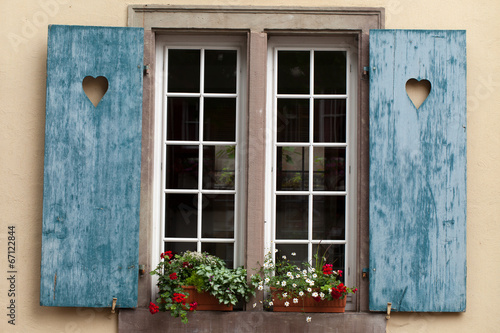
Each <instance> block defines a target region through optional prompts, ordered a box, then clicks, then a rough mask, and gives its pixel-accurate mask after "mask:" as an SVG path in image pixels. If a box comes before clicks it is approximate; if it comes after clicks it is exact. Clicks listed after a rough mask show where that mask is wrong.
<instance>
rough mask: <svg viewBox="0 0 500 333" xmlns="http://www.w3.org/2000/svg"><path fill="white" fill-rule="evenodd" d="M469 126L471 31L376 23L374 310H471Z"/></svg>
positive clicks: (373, 42)
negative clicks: (426, 86)
mask: <svg viewBox="0 0 500 333" xmlns="http://www.w3.org/2000/svg"><path fill="white" fill-rule="evenodd" d="M411 78H415V79H417V80H422V79H427V80H429V81H430V82H431V86H432V87H431V92H430V94H429V96H428V97H427V99H426V100H425V101H424V103H423V104H422V105H421V106H420V108H419V109H416V108H415V106H414V105H413V103H412V102H411V100H410V98H409V97H408V95H407V93H406V89H405V84H406V81H407V80H409V79H411ZM465 126H466V54H465V31H423V30H422V31H415V30H372V31H370V309H371V310H374V311H385V309H386V307H387V302H392V308H393V310H394V311H449V312H456V311H465V294H466V290H465V287H466V285H465V282H466V237H465V236H466V235H465V232H466V223H465V222H466V131H465Z"/></svg>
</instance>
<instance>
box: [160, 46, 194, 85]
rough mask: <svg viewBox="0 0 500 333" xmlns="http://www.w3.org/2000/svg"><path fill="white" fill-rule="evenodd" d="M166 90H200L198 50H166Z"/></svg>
mask: <svg viewBox="0 0 500 333" xmlns="http://www.w3.org/2000/svg"><path fill="white" fill-rule="evenodd" d="M168 91H169V92H184V93H196V92H200V50H168Z"/></svg>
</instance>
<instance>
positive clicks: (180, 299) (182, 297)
mask: <svg viewBox="0 0 500 333" xmlns="http://www.w3.org/2000/svg"><path fill="white" fill-rule="evenodd" d="M172 301H174V302H176V303H182V304H186V295H184V294H179V293H174V297H172Z"/></svg>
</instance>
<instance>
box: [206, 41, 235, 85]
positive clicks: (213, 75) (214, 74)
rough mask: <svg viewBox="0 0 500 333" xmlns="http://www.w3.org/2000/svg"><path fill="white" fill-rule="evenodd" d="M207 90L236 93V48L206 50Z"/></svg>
mask: <svg viewBox="0 0 500 333" xmlns="http://www.w3.org/2000/svg"><path fill="white" fill-rule="evenodd" d="M205 92H207V93H236V50H206V51H205Z"/></svg>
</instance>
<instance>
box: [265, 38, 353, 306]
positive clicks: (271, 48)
mask: <svg viewBox="0 0 500 333" xmlns="http://www.w3.org/2000/svg"><path fill="white" fill-rule="evenodd" d="M278 50H294V51H296V50H304V51H310V50H317V51H325V50H327V51H345V52H346V55H347V56H346V59H347V64H346V72H347V73H346V74H347V75H346V80H347V81H346V94H345V99H346V118H347V119H346V121H347V128H346V144H336V143H313V144H312V146H313V147H317V146H323V147H335V146H337V147H346V183H345V186H346V188H345V195H346V211H345V212H346V216H345V219H346V234H345V241H337V240H328V241H327V240H324V241H321V244H346V247H345V258H344V260H345V268H344V270H345V272H344V276H345V283H346V285H348V286H354V285H355V283H356V274H357V260H356V258H357V251H358V246H359V244H358V242H357V224H358V223H357V211H358V201H357V194H358V193H357V191H358V190H357V188H358V187H357V178H358V177H357V139H358V134H357V115H358V91H357V90H358V89H357V86H358V82H357V81H358V76H357V73H358V69H357V67H358V59H357V45H354V44H353V43H352V42H349V40H347V39H346V38H343V37H311V36H307V37H305V36H302V37H299V36H293V37H292V36H272V37H270V38H269V40H268V58H267V97H268V98H267V100H266V104H267V106H266V107H267V121H266V123H267V130H266V133H270V135H268V136H267V138H266V175H265V177H266V179H265V183H266V190H265V193H266V200H265V202H266V204H265V217H266V222H267V223H266V224H265V252H266V253H267V252H269V251H270V252H271V253H272V254H273V256H274V253H275V245H276V241H275V234H276V230H275V225H276V224H275V221H276V219H275V203H276V188H275V187H276V174H277V172H276V170H274V168H275V166H276V147H277V131H276V119H277V108H276V101H277V99H278V98H277V75H276V68H277V51H278ZM310 75H311V77H312V75H314V73H313V72H312V71H311V73H310ZM311 82H313V81H311ZM311 84H312V83H311ZM303 96H304V95H303V94H302V97H303ZM320 96H321V95H315V94H309V98H311V99H312V98H317V97H320ZM332 96H335V97H340V95H328V96H327V98H332ZM321 97H322V96H321ZM342 98H343V97H342ZM311 107H312V106H311ZM313 121H314V119H310V125H309V126H310V128H311V126H313V125H312V122H313ZM311 135H312V131H310V140H309V142H308V143H300V144H297V143H290V144H288V143H284V144H283V143H280V144H279V146H292V147H298V146H306V147H309V145H310V144H311V142H313V140H312V139H311ZM309 155H311V154H309ZM312 161H313V156H309V170H313V165H312ZM309 178H310V179H309V187H308V188H309V190H307V191H292V192H289V193H290V194H292V195H298V194H301V195H308V200H309V201H311V200H312V199H313V198H312V194H313V192H314V194H316V195H318V194H320V195H322V194H323V193H322V192H321V191H313V189H312V181H313V179H312V178H313V177H309ZM280 193H282V194H283V193H285V192H284V191H280ZM327 193H328V194H331V191H328V192H327ZM286 194H288V193H286ZM311 205H312V203H311V202H309V207H311ZM308 213H309V216H308V221H309V223H308V225H309V226H308V228H309V230H308V234H309V237H308V240H305V241H303V242H304V244H307V245H308V256H309V257H308V260H309V261H311V259H312V255H313V253H312V247H313V245H315V244H318V243H319V242H320V241H319V240H313V239H312V214H313V212H312V211H309V212H308ZM279 243H280V244H297V240H290V241H288V240H285V241H283V240H281V241H279ZM355 308H356V304H355V297H352V296H351V295H349V296H348V303H347V306H346V310H354V309H355Z"/></svg>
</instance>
